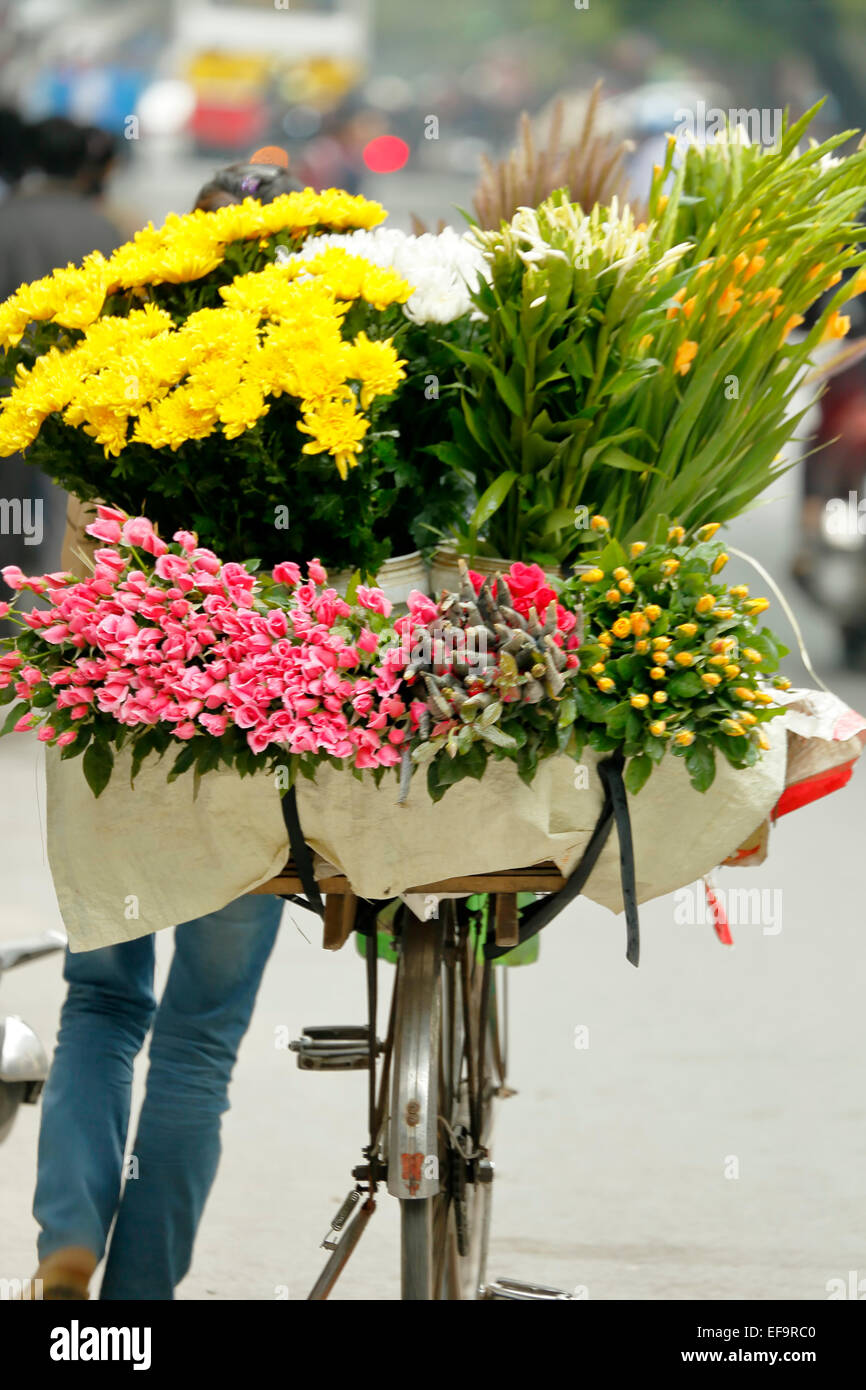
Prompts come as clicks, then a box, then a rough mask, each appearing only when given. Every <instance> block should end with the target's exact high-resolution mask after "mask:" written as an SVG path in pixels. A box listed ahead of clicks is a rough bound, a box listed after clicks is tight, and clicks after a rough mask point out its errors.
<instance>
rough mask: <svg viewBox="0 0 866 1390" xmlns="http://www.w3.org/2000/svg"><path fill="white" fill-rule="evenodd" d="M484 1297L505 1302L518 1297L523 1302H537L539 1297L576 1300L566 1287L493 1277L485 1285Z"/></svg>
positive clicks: (562, 1300) (555, 1300)
mask: <svg viewBox="0 0 866 1390" xmlns="http://www.w3.org/2000/svg"><path fill="white" fill-rule="evenodd" d="M483 1298H484V1299H488V1300H490V1301H496V1302H504V1301H505V1300H506V1299H517V1300H518V1301H519V1302H521V1303H535V1302H537V1301H538V1300H539V1299H552V1300H553V1301H554V1302H560V1303H561V1302H564V1301H567V1302H569V1303H571V1302H574V1301H575V1300H574V1295H573V1294H570V1293H566V1291H565V1289H555V1288H553V1287H552V1286H551V1285H550V1284H525V1283H523V1281H522V1280H520V1279H492V1280H491V1281H490V1283H489V1284H486V1285H485V1287H484V1294H483Z"/></svg>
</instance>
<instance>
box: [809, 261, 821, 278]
mask: <svg viewBox="0 0 866 1390" xmlns="http://www.w3.org/2000/svg"><path fill="white" fill-rule="evenodd" d="M823 269H824V262H823V261H816V262H815V264H814V265H812V266H810V267H809V269H808V270H807V271H806V279H807V280H814V279H815V276H816V275H820V274H821V271H822V270H823Z"/></svg>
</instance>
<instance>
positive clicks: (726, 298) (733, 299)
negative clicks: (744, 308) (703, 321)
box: [719, 285, 743, 318]
mask: <svg viewBox="0 0 866 1390" xmlns="http://www.w3.org/2000/svg"><path fill="white" fill-rule="evenodd" d="M742 297H743V291H742V290H741V289H737V287H736V286H735V285H726V286H725V288H724V290H723V291H722V294H721V297H720V299H719V313H720V314H721V315H722V317H723V318H730V317H731V316H732V315H733V314H735V313H736V312H737V310H738V309H739V307H740V300H741V299H742Z"/></svg>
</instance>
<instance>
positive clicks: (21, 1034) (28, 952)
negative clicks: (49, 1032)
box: [0, 931, 66, 1143]
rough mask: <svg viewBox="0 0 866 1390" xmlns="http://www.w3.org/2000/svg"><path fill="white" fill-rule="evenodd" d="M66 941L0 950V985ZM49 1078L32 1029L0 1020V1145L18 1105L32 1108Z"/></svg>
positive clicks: (53, 934) (57, 935)
mask: <svg viewBox="0 0 866 1390" xmlns="http://www.w3.org/2000/svg"><path fill="white" fill-rule="evenodd" d="M65 945H66V937H65V935H64V934H63V932H61V931H49V932H46V933H45V934H44V935H43V936H39V937H33V938H30V939H29V940H25V941H10V942H7V943H5V944H4V945H2V946H0V981H2V978H3V975H4V973H5V972H6V971H7V970H11V969H12V968H13V967H14V966H16V965H25V964H26V963H27V962H28V961H31V960H38V959H39V957H40V956H47V955H51V954H52V953H53V952H54V951H62V950H63V949H64V947H65ZM47 1075H48V1054H47V1053H46V1051H45V1049H44V1047H43V1046H42V1044H41V1042H40V1041H39V1039H38V1037H37V1036H36V1034H35V1033H34V1031H33V1029H32V1028H31V1027H30V1026H29V1025H28V1024H27V1023H25V1022H24V1020H23V1019H22V1018H19V1017H18V1016H17V1014H10V1015H8V1016H7V1017H6V1018H3V1017H2V1016H0V1143H2V1142H3V1140H4V1139H5V1138H6V1137H7V1136H8V1134H9V1132H10V1130H11V1129H12V1125H13V1123H14V1120H15V1116H16V1114H17V1113H18V1107H19V1105H35V1103H36V1101H37V1100H38V1099H39V1096H40V1094H41V1092H42V1087H43V1086H44V1084H45V1078H46V1077H47Z"/></svg>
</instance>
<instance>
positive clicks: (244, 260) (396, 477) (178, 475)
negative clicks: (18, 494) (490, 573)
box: [0, 190, 471, 572]
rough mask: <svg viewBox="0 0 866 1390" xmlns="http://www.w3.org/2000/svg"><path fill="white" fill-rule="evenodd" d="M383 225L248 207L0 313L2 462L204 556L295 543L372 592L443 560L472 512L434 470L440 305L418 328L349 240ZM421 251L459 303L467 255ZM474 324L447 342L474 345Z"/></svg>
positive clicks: (333, 199)
mask: <svg viewBox="0 0 866 1390" xmlns="http://www.w3.org/2000/svg"><path fill="white" fill-rule="evenodd" d="M384 215H385V214H384V210H383V209H382V208H381V207H380V206H379V205H378V204H376V203H369V202H367V201H366V200H365V199H363V198H355V197H350V196H349V195H347V194H345V193H342V192H339V191H337V190H330V191H328V192H326V193H322V194H314V193H313V192H312V190H306V191H305V192H303V193H290V194H286V195H285V196H283V197H281V198H278V199H276V200H275V201H274V202H273V203H270V204H268V205H264V206H263V205H262V204H260V203H258V202H256V201H255V200H254V199H252V198H248V199H246V200H245V202H244V203H242V204H240V205H238V206H230V207H224V208H220V209H219V210H217V211H215V212H202V211H196V212H194V213H190V214H188V215H186V216H184V217H174V216H173V217H170V218H168V220H167V221H166V223H165V225H164V226H163V227H161V228H159V229H156V230H155V229H154V228H153V227H152V226H148V227H146V228H145V229H144V230H143V231H141V232H139V233H137V234H136V236H135V237H134V238H133V240H132V241H131V242H129V243H128V244H126V245H125V246H122V247H120V248H119V250H118V251H116V252H115V253H114V254H113V255H112V256H110V257H109V258H107V259H106V258H105V257H103V256H102V255H100V254H99V253H94V254H93V255H92V256H89V257H87V258H86V259H85V261H84V264H83V265H82V266H81V267H80V268H75V267H71V266H70V267H68V268H67V269H65V270H59V271H55V272H54V273H53V274H52V275H49V276H46V277H45V278H44V279H43V280H41V281H38V282H36V283H34V284H32V285H24V286H22V287H21V289H19V290H18V291H17V293H16V294H14V295H13V296H12V297H11V298H10V299H9V300H7V301H6V303H5V304H3V305H2V306H0V348H2V349H3V351H0V376H6V377H8V378H12V379H13V386H12V389H11V392H10V393H9V395H8V397H7V398H6V399H5V401H4V402H3V403H2V410H0V454H9V453H12V452H14V451H16V450H21V449H24V450H27V457H28V458H29V459H31V460H32V461H33V462H35V463H38V464H39V465H40V466H41V467H43V468H44V469H45V471H46V472H48V473H49V474H50V475H51V476H52V477H53V478H55V479H56V480H57V481H58V482H60V483H62V484H63V485H64V486H65V487H67V488H68V489H69V490H71V491H72V492H74V493H75V494H76V495H78V496H80V497H81V498H83V499H85V500H92V499H98V498H101V499H103V500H105V501H107V502H110V503H111V504H112V505H115V506H119V507H121V508H123V509H129V510H132V511H137V510H138V509H139V508H140V507H142V506H143V507H144V509H145V510H146V511H147V514H148V515H149V516H150V517H151V518H152V519H153V520H154V521H155V522H157V523H161V524H162V525H163V526H164V527H166V528H168V527H170V526H172V525H173V520H174V517H175V516H176V515H177V513H178V510H180V511H181V512H182V513H183V514H184V515H186V516H188V517H189V518H190V521H191V524H192V525H193V526H194V527H195V528H196V529H197V532H198V534H199V536H200V538H201V540H202V542H203V543H205V544H208V545H210V546H216V547H217V548H218V549H219V550H221V551H222V552H223V553H233V554H246V555H248V554H250V553H255V554H257V555H259V556H261V557H262V558H263V560H265V561H267V562H269V563H274V562H275V561H277V560H278V559H280V558H281V557H282V556H283V555H284V554H285V553H286V550H287V543H286V541H287V538H286V531H287V530H289V531H290V534H291V537H292V545H291V550H292V551H293V552H294V553H295V554H304V553H307V554H309V553H312V552H313V551H315V552H317V553H319V554H320V555H322V556H324V557H325V558H326V559H327V560H329V561H331V562H333V563H335V564H337V565H338V566H340V567H342V568H355V567H356V566H357V567H360V568H361V569H362V570H363V571H365V572H372V571H374V570H375V569H376V568H377V567H378V565H379V564H380V562H381V560H382V559H383V558H384V557H385V556H387V555H388V554H389V553H390V552H391V550H392V548H397V549H398V550H399V549H401V548H402V549H403V550H405V549H411V548H413V545H416V544H417V543H418V539H419V536H421V537H423V538H424V539H425V540H428V541H429V540H430V538H431V534H432V532H433V531H436V530H440V529H442V528H444V527H447V525H448V524H450V523H453V522H454V521H456V520H457V519H458V518H459V517H460V515H461V514H462V511H463V509H464V505H465V500H466V496H467V494H468V483H467V482H465V481H461V479H460V477H459V476H458V475H456V474H455V475H449V476H447V477H443V476H442V469H441V466H440V464H439V463H438V462H437V461H436V460H435V459H434V458H433V456H432V455H430V454H429V453H427V452H425V451H424V446H425V444H427V443H429V442H431V441H435V440H438V439H440V438H441V437H442V432H443V430H445V429H447V422H446V421H445V419H444V417H443V413H442V412H441V409H440V407H439V405H438V399H437V397H438V391H431V390H430V389H429V381H430V380H431V379H432V380H433V381H437V382H438V380H439V377H440V376H441V375H442V373H443V366H442V363H443V361H444V355H445V352H446V348H445V346H444V344H443V345H439V346H437V345H438V344H439V338H438V337H437V335H436V333H430V332H426V333H425V330H422V329H420V328H419V327H418V319H419V316H420V317H422V318H423V316H424V314H425V313H429V312H430V305H429V298H430V296H429V294H428V296H427V298H426V299H424V300H423V301H422V303H421V304H420V305H419V304H418V303H417V292H416V299H415V307H411V308H410V306H412V301H413V292H414V288H415V287H414V286H413V284H411V283H409V282H407V281H406V280H405V279H404V278H403V276H402V275H401V274H400V273H398V272H397V270H395V269H393V268H392V266H391V265H388V264H382V265H379V264H376V263H375V262H374V261H373V260H371V259H370V258H369V257H368V256H367V255H366V254H365V253H366V251H367V250H370V249H371V247H370V245H369V244H366V243H362V244H360V245H358V246H354V247H353V246H352V245H351V242H350V240H349V239H347V240H345V241H341V240H339V239H336V240H334V239H332V234H333V233H339V232H344V231H347V230H355V231H357V230H358V229H369V228H371V227H373V226H374V225H375V224H376V223H378V222H379V221H381V219H382V218H383V217H384ZM405 240H406V239H405V238H404V241H405ZM413 240H414V239H413ZM421 240H422V241H425V239H423V238H422V239H421ZM426 242H427V243H430V242H432V243H433V245H432V247H431V246H429V245H426V246H425V249H424V251H423V252H422V253H420V258H421V260H422V261H424V263H425V264H426V265H427V266H428V267H429V266H430V265H431V264H434V263H435V264H436V265H438V266H439V267H440V279H443V278H444V279H445V280H447V281H448V283H449V284H450V283H452V282H453V281H454V278H455V275H456V271H455V269H454V265H453V264H452V262H454V263H455V264H460V265H462V264H463V263H465V262H467V261H468V260H470V259H471V253H468V252H467V251H466V250H465V249H461V248H462V244H461V245H458V246H457V247H456V248H455V246H454V245H452V242H456V243H459V242H460V239H459V238H457V237H456V236H454V234H451V236H450V238H445V239H438V238H427V239H426ZM301 248H304V251H305V254H304V256H303V257H301V256H298V255H297V254H296V253H297V252H298V251H300V250H301ZM458 253H459V257H458ZM380 259H381V257H380ZM392 260H393V257H392ZM410 260H411V257H410ZM417 260H418V256H417V255H416V257H415V261H417ZM460 283H461V284H462V280H461V281H460ZM464 297H465V291H464ZM403 305H406V306H407V309H409V310H410V314H414V319H413V318H412V317H407V316H406V315H404V313H403V309H402V306H403ZM463 307H464V306H463V302H462V301H460V303H459V304H458V310H462V309H463ZM465 308H466V309H467V310H468V303H467V304H466V305H465ZM440 317H441V314H440ZM468 323H469V320H468V314H464V317H463V318H462V319H461V321H460V325H459V326H458V327H456V328H453V329H443V330H442V331H443V332H450V334H451V338H452V339H453V340H454V341H455V342H459V341H463V338H462V337H461V335H462V334H463V333H464V332H466V331H468ZM401 330H402V332H403V333H404V336H405V337H406V340H407V343H406V346H407V347H408V349H409V352H410V354H411V358H412V361H411V365H410V364H409V362H408V360H407V358H406V357H404V358H401V357H400V355H399V351H398V344H397V342H396V337H397V335H398V334H399V332H400V331H401ZM418 335H421V336H423V343H419V341H418ZM419 348H420V349H421V350H419ZM452 360H453V359H450V357H449V359H448V364H449V368H450V362H451V361H452ZM407 365H410V370H409V376H408V379H407V374H406V367H407ZM400 383H406V385H407V387H408V391H407V394H406V396H405V403H404V407H403V413H400V412H397V413H395V414H394V415H393V416H390V415H389V409H388V407H389V404H393V402H394V400H395V399H396V397H395V392H396V391H397V388H398V386H399V385H400ZM425 383H427V387H426V389H425ZM409 420H411V423H412V426H413V427H412V428H411V429H408V430H407V429H405V428H404V425H405V423H407V422H408V421H409ZM419 497H421V498H422V499H423V500H422V501H420V502H419V500H418V498H419Z"/></svg>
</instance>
